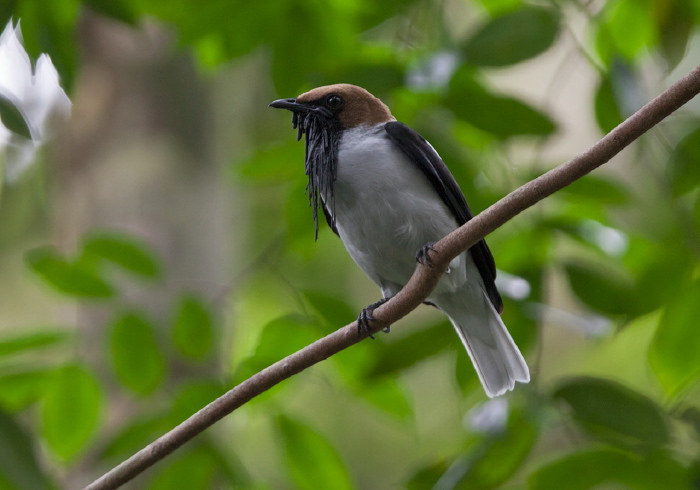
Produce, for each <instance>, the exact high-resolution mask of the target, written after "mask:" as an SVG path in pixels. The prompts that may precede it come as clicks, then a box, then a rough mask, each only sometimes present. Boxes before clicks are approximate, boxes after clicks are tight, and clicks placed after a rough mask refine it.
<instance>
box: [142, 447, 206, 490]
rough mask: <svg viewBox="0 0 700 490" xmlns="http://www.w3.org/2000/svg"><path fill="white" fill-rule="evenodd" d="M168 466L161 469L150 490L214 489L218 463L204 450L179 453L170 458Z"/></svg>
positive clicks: (197, 449) (149, 486) (149, 487)
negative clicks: (175, 489)
mask: <svg viewBox="0 0 700 490" xmlns="http://www.w3.org/2000/svg"><path fill="white" fill-rule="evenodd" d="M168 460H169V461H168V462H167V465H165V466H164V467H162V468H160V469H159V470H158V471H157V473H156V475H155V477H154V478H153V480H152V481H151V483H150V484H149V485H148V486H147V487H146V488H148V489H150V490H170V489H172V488H192V489H196V488H202V489H204V488H214V487H213V479H214V476H215V475H216V470H217V462H216V461H215V459H214V458H213V457H212V455H211V454H210V453H209V452H207V451H205V450H204V449H202V448H196V449H193V450H189V451H187V452H184V453H182V454H180V453H177V454H175V455H174V456H173V457H171V458H168Z"/></svg>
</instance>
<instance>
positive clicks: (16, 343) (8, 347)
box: [0, 330, 73, 356]
mask: <svg viewBox="0 0 700 490" xmlns="http://www.w3.org/2000/svg"><path fill="white" fill-rule="evenodd" d="M71 338H73V334H72V332H70V331H67V330H44V331H41V330H40V331H36V332H30V333H22V334H20V335H14V336H12V337H11V338H7V339H0V356H7V355H10V354H17V353H19V352H23V351H27V350H38V349H42V348H45V347H52V346H54V345H57V344H63V343H65V342H67V341H68V340H69V339H71Z"/></svg>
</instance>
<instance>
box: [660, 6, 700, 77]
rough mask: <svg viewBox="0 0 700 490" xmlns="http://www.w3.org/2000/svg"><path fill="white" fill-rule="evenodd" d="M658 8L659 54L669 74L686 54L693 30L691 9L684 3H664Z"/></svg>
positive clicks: (693, 20)
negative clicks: (664, 60) (663, 59)
mask: <svg viewBox="0 0 700 490" xmlns="http://www.w3.org/2000/svg"><path fill="white" fill-rule="evenodd" d="M658 7H660V9H659V10H660V12H659V13H658V15H657V19H658V22H659V26H658V31H659V34H660V35H661V39H660V45H659V52H660V53H661V54H662V55H663V57H664V58H665V59H666V63H667V65H668V68H667V72H670V71H671V69H673V68H675V67H676V66H677V65H678V63H680V62H681V60H682V59H683V57H684V56H685V54H686V52H687V49H688V40H689V39H690V36H691V34H692V33H693V29H694V28H695V19H694V15H693V7H692V6H691V4H690V2H684V1H674V2H664V3H662V4H657V8H658Z"/></svg>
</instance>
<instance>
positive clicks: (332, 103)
mask: <svg viewBox="0 0 700 490" xmlns="http://www.w3.org/2000/svg"><path fill="white" fill-rule="evenodd" d="M344 103H345V101H344V100H343V98H342V97H341V96H340V95H335V94H333V95H329V96H328V99H326V107H328V108H329V109H330V110H332V111H338V110H340V109H342V107H343V104H344Z"/></svg>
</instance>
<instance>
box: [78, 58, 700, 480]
mask: <svg viewBox="0 0 700 490" xmlns="http://www.w3.org/2000/svg"><path fill="white" fill-rule="evenodd" d="M698 93H700V66H698V67H696V68H695V69H694V70H693V71H692V72H690V73H689V74H688V75H686V76H685V77H684V78H682V79H681V80H679V81H678V82H676V83H675V84H673V85H672V86H671V87H670V88H669V89H668V90H666V91H665V92H663V93H662V94H661V95H659V96H658V97H656V98H655V99H654V100H652V101H651V102H649V103H648V104H647V105H645V106H644V107H642V108H641V109H640V110H639V111H637V112H636V113H635V114H633V115H632V116H631V117H630V118H629V119H627V120H626V121H624V122H623V123H622V124H620V125H619V126H618V127H616V128H615V129H614V130H613V131H611V132H610V133H608V134H607V135H606V136H605V137H604V138H603V139H601V140H600V141H598V143H596V144H595V145H593V146H592V147H591V148H589V149H588V150H587V151H585V152H584V153H582V154H580V155H578V156H577V157H575V158H573V159H572V160H570V161H568V162H566V163H565V164H563V165H561V166H559V167H557V168H555V169H553V170H550V171H549V172H547V173H545V174H544V175H541V176H540V177H538V178H536V179H534V180H532V181H530V182H528V183H527V184H525V185H523V186H522V187H520V188H518V189H516V190H515V191H513V192H511V193H510V194H508V195H507V196H506V197H504V198H503V199H501V200H500V201H498V202H497V203H495V204H494V205H493V206H491V207H489V208H488V209H486V210H485V211H484V212H482V213H480V214H478V215H477V216H475V217H474V218H472V219H471V220H470V221H468V222H467V223H466V224H464V225H463V226H462V227H460V228H458V229H457V230H455V231H454V232H452V233H450V234H449V235H447V236H446V237H444V238H443V239H442V240H440V241H439V242H437V243H436V244H435V249H436V252H434V253H431V259H432V262H433V267H432V268H431V267H428V266H422V265H418V266H417V268H416V271H415V273H414V274H413V277H411V280H410V281H409V282H408V284H406V286H405V287H404V288H403V289H402V290H401V291H400V292H399V293H398V294H397V295H396V296H394V297H393V298H392V299H391V300H390V301H388V302H387V303H385V304H384V305H382V306H381V307H379V308H377V309H376V310H375V311H374V316H375V317H376V318H377V320H376V321H374V322H372V325H371V327H372V328H371V330H372V332H373V333H376V332H378V331H379V330H381V329H383V328H385V327H386V326H388V325H390V324H392V323H394V322H396V321H397V320H399V319H401V318H402V317H404V316H406V315H407V314H408V313H410V312H411V311H412V310H414V309H415V308H417V307H418V306H419V305H420V304H421V303H422V302H423V300H424V299H425V298H427V297H428V295H429V294H430V292H431V291H432V290H433V289H434V288H435V286H436V285H437V283H438V281H439V280H440V277H441V275H442V271H444V270H446V269H447V265H448V264H449V263H450V261H451V260H452V259H453V258H455V257H456V256H457V255H459V254H461V253H462V252H464V251H465V250H467V249H469V247H471V246H472V245H474V244H475V243H476V242H477V241H479V240H480V239H482V238H483V237H485V236H486V235H488V234H489V233H491V232H492V231H494V230H495V229H496V228H499V227H500V226H502V225H503V224H504V223H506V222H507V221H509V220H511V219H512V218H513V217H515V216H516V215H518V214H519V213H521V212H522V211H524V210H525V209H527V208H529V207H531V206H533V205H534V204H536V203H537V202H539V201H541V200H542V199H544V198H545V197H547V196H549V195H551V194H553V193H554V192H556V191H558V190H560V189H563V188H564V187H566V186H567V185H569V184H571V183H572V182H574V181H575V180H577V179H579V178H581V177H583V176H584V175H586V174H587V173H589V172H591V171H592V170H594V169H596V168H598V167H599V166H601V165H603V164H604V163H606V162H608V161H609V160H610V159H611V158H612V157H613V156H615V155H617V154H618V153H619V152H620V151H622V150H623V149H624V148H625V147H627V146H628V145H629V144H630V143H632V142H633V141H635V140H636V139H637V138H639V137H640V136H641V135H642V134H644V133H645V132H646V131H648V130H649V129H651V128H652V127H654V126H655V125H656V124H658V123H659V122H660V121H661V120H663V119H664V118H666V117H667V116H669V115H670V114H672V113H673V112H674V111H676V110H677V109H678V108H679V107H681V106H682V105H683V104H685V103H687V102H688V101H690V100H691V99H692V98H693V97H695V96H696V95H697V94H698ZM363 339H364V336H360V335H358V330H357V324H356V323H355V322H353V323H351V324H349V325H346V326H345V327H342V328H340V329H339V330H337V331H335V332H333V333H332V334H330V335H328V336H326V337H324V338H322V339H320V340H317V341H316V342H314V343H313V344H311V345H308V346H306V347H305V348H303V349H301V350H299V351H297V352H295V353H294V354H292V355H290V356H288V357H286V358H284V359H282V360H281V361H278V362H276V363H275V364H273V365H271V366H269V367H267V368H265V369H264V370H262V371H260V372H259V373H257V374H255V375H253V376H252V377H250V378H249V379H247V380H246V381H244V382H242V383H241V384H239V385H238V386H236V387H235V388H233V389H232V390H230V391H229V392H227V393H226V394H224V395H223V396H221V397H220V398H218V399H216V400H214V401H213V402H211V403H210V404H209V405H207V406H206V407H204V408H202V409H201V410H200V411H198V412H197V413H195V414H194V415H192V416H191V417H190V418H188V419H187V420H185V421H184V422H182V423H181V424H180V425H178V426H177V427H175V428H174V429H173V430H171V431H170V432H168V433H166V434H165V435H163V436H162V437H160V438H158V439H157V440H156V441H154V442H153V443H151V444H149V445H148V446H146V447H145V448H143V449H142V450H140V451H139V452H137V453H136V454H134V455H133V456H131V457H130V458H129V459H127V460H126V461H124V462H123V463H121V464H120V465H119V466H117V467H115V468H113V469H112V470H110V471H109V472H107V473H105V474H104V475H103V476H102V477H100V478H99V479H97V480H95V481H94V482H93V483H91V484H90V485H88V486H87V487H85V488H86V490H98V489H99V490H106V489H113V488H118V487H119V486H121V485H122V484H124V483H126V482H127V481H129V480H131V479H132V478H134V477H135V476H137V475H138V474H140V473H141V472H143V471H144V470H145V469H146V468H148V467H150V466H152V465H153V464H154V463H156V462H157V461H159V460H161V459H163V458H164V457H165V456H167V455H168V454H170V453H171V452H173V451H174V450H175V449H177V448H178V447H180V446H182V445H183V444H184V443H186V442H187V441H189V440H190V439H192V438H193V437H194V436H196V435H197V434H199V433H201V432H202V431H204V430H205V429H206V428H208V427H209V426H211V425H213V424H214V423H215V422H217V421H219V420H221V419H222V418H223V417H225V416H226V415H228V414H229V413H231V412H232V411H234V410H235V409H237V408H238V407H240V406H241V405H243V404H245V403H246V402H248V401H249V400H250V399H252V398H253V397H255V396H257V395H259V394H261V393H263V392H265V391H267V390H268V389H270V388H272V387H273V386H275V385H276V384H278V383H279V382H281V381H283V380H285V379H287V378H289V377H291V376H293V375H295V374H297V373H299V372H301V371H303V370H304V369H306V368H308V367H310V366H313V365H314V364H316V363H318V362H320V361H323V360H324V359H326V358H328V357H330V356H332V355H333V354H335V353H337V352H340V351H341V350H343V349H346V348H347V347H350V346H351V345H353V344H356V343H358V342H360V341H361V340H363Z"/></svg>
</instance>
